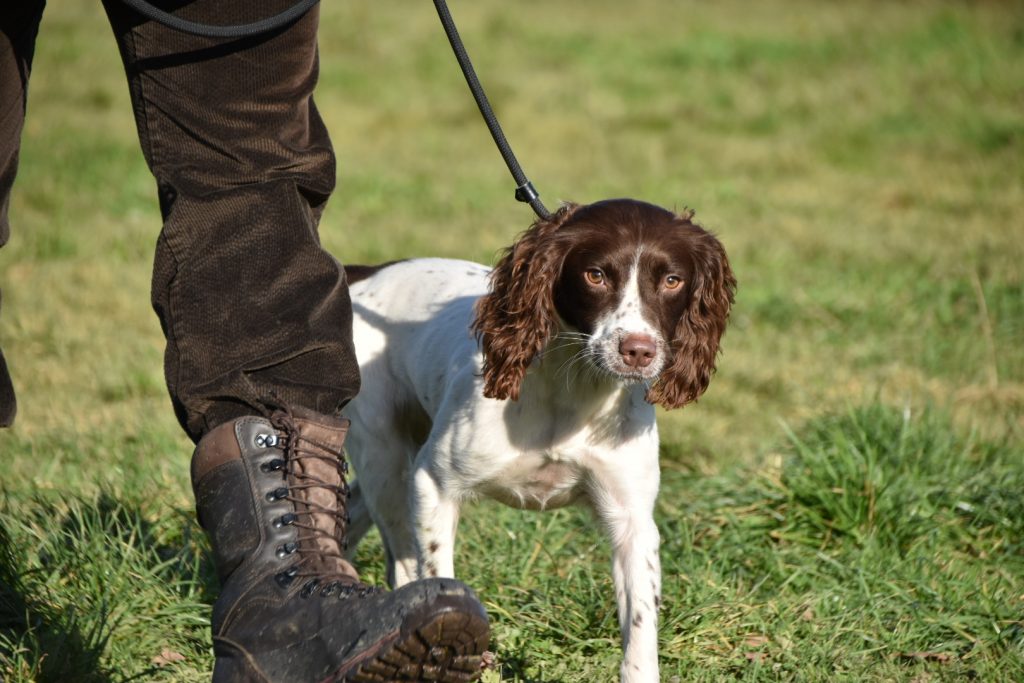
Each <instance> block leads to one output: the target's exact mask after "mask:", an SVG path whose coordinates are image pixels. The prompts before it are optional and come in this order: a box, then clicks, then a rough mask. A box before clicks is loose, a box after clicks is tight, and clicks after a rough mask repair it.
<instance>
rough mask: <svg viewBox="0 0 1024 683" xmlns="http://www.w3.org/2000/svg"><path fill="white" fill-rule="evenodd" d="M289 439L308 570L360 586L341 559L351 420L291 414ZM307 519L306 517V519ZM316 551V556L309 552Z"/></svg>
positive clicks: (300, 412) (352, 570) (297, 411)
mask: <svg viewBox="0 0 1024 683" xmlns="http://www.w3.org/2000/svg"><path fill="white" fill-rule="evenodd" d="M291 418H292V419H291V420H288V418H287V417H285V418H281V419H280V420H279V421H280V422H284V423H285V424H286V425H287V422H290V423H291V424H290V425H287V426H290V427H292V429H291V430H289V431H290V433H289V435H288V438H289V444H288V452H289V459H290V460H291V461H292V463H291V467H290V468H289V469H290V471H291V475H290V476H289V480H290V481H289V482H288V483H289V486H290V488H291V490H292V496H294V497H295V499H296V512H297V513H299V514H300V517H301V519H302V523H303V524H305V525H308V526H310V527H313V529H302V530H301V531H300V534H299V537H300V539H301V541H300V543H301V544H302V545H303V546H305V547H304V548H303V551H304V552H303V555H304V556H305V557H306V558H308V559H307V562H308V565H307V566H308V567H309V568H310V569H312V570H314V571H316V572H317V573H322V574H325V575H336V576H339V577H346V578H351V579H352V580H353V581H358V580H359V575H358V574H357V572H356V570H355V568H354V567H353V566H352V565H351V564H350V563H348V562H347V561H346V560H345V559H344V558H343V557H342V554H343V550H344V548H343V545H342V544H343V541H344V536H345V520H346V518H347V515H346V505H347V493H348V484H347V482H346V481H345V478H344V476H343V472H342V467H343V462H344V461H343V455H342V445H343V444H344V442H345V434H346V433H347V432H348V424H349V423H348V420H343V419H340V418H336V419H331V418H327V417H325V416H323V415H319V414H316V413H310V412H308V411H303V410H301V409H299V408H295V409H293V410H292V414H291ZM303 513H306V514H303ZM311 551H312V552H311Z"/></svg>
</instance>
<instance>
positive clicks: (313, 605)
mask: <svg viewBox="0 0 1024 683" xmlns="http://www.w3.org/2000/svg"><path fill="white" fill-rule="evenodd" d="M347 429H348V422H347V420H343V419H340V418H330V417H326V416H324V415H320V414H317V413H313V412H309V411H304V410H300V409H298V408H296V409H294V410H289V411H279V412H277V413H274V414H273V415H272V416H271V417H270V418H263V417H243V418H239V419H236V420H233V421H231V422H228V423H225V424H222V425H220V426H218V427H216V428H215V429H213V430H212V431H210V432H209V433H208V434H207V435H206V436H204V437H203V438H202V440H201V441H200V442H199V445H198V446H197V447H196V451H195V454H194V456H193V458H192V486H193V490H194V492H195V497H196V509H197V512H198V515H199V521H200V524H202V526H203V528H204V529H205V530H206V532H207V534H208V535H209V538H210V543H211V545H212V548H213V555H214V561H215V564H216V567H217V574H218V578H219V580H220V583H221V594H220V597H219V598H218V599H217V602H216V603H215V604H214V608H213V620H212V630H213V643H214V653H215V654H216V664H215V666H214V673H213V680H214V683H227V682H229V681H230V682H234V681H239V682H241V681H261V682H267V683H292V682H294V683H313V682H324V681H352V682H362V683H368V682H380V681H442V682H450V683H455V682H457V681H471V680H473V679H475V678H476V677H477V676H478V675H479V674H480V669H481V661H482V659H481V657H482V655H483V653H484V650H485V649H486V647H487V644H488V640H489V627H488V622H487V614H486V612H485V611H484V609H483V606H482V605H481V604H480V602H479V600H477V598H476V596H475V595H474V594H473V592H472V591H471V590H470V589H469V588H468V587H466V586H465V585H464V584H462V583H460V582H458V581H456V580H454V579H431V580H427V581H418V582H414V583H410V584H407V585H405V586H403V587H402V588H399V589H397V590H395V591H391V592H386V591H382V590H380V589H378V588H374V587H370V586H367V585H365V584H363V583H362V582H360V581H359V577H358V575H357V573H356V571H355V568H354V567H352V565H351V564H349V563H348V562H347V561H346V560H345V559H344V557H343V556H342V551H343V549H344V544H345V540H344V537H345V528H346V524H347V522H348V516H347V513H346V499H347V494H348V483H347V481H346V474H347V472H348V465H347V463H346V462H345V460H344V456H343V455H342V444H343V443H344V439H345V433H346V431H347Z"/></svg>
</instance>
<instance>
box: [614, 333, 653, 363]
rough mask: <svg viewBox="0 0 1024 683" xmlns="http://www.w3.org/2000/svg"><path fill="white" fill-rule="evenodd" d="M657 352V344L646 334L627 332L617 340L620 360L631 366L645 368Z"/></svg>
mask: <svg viewBox="0 0 1024 683" xmlns="http://www.w3.org/2000/svg"><path fill="white" fill-rule="evenodd" d="M657 352H658V345H657V344H656V343H655V341H654V340H653V339H651V338H650V337H648V336H647V335H646V334H628V335H626V336H625V337H623V338H622V341H620V342H619V353H620V354H622V362H623V363H625V364H626V365H627V366H628V367H631V368H646V367H647V366H648V365H650V364H651V361H653V360H654V355H655V354H656V353H657Z"/></svg>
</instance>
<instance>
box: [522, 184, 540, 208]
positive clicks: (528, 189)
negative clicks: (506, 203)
mask: <svg viewBox="0 0 1024 683" xmlns="http://www.w3.org/2000/svg"><path fill="white" fill-rule="evenodd" d="M537 199H540V193H538V192H537V190H536V189H535V188H534V187H533V183H531V182H530V181H529V180H527V181H526V182H525V183H523V184H522V185H520V186H519V187H517V188H516V201H520V202H523V203H525V204H532V203H533V202H534V201H535V200H537Z"/></svg>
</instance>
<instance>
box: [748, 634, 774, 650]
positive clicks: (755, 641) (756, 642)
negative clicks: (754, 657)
mask: <svg viewBox="0 0 1024 683" xmlns="http://www.w3.org/2000/svg"><path fill="white" fill-rule="evenodd" d="M743 644H744V645H746V646H747V647H761V646H762V645H767V644H768V637H767V636H761V635H749V636H747V637H745V638H744V639H743Z"/></svg>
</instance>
